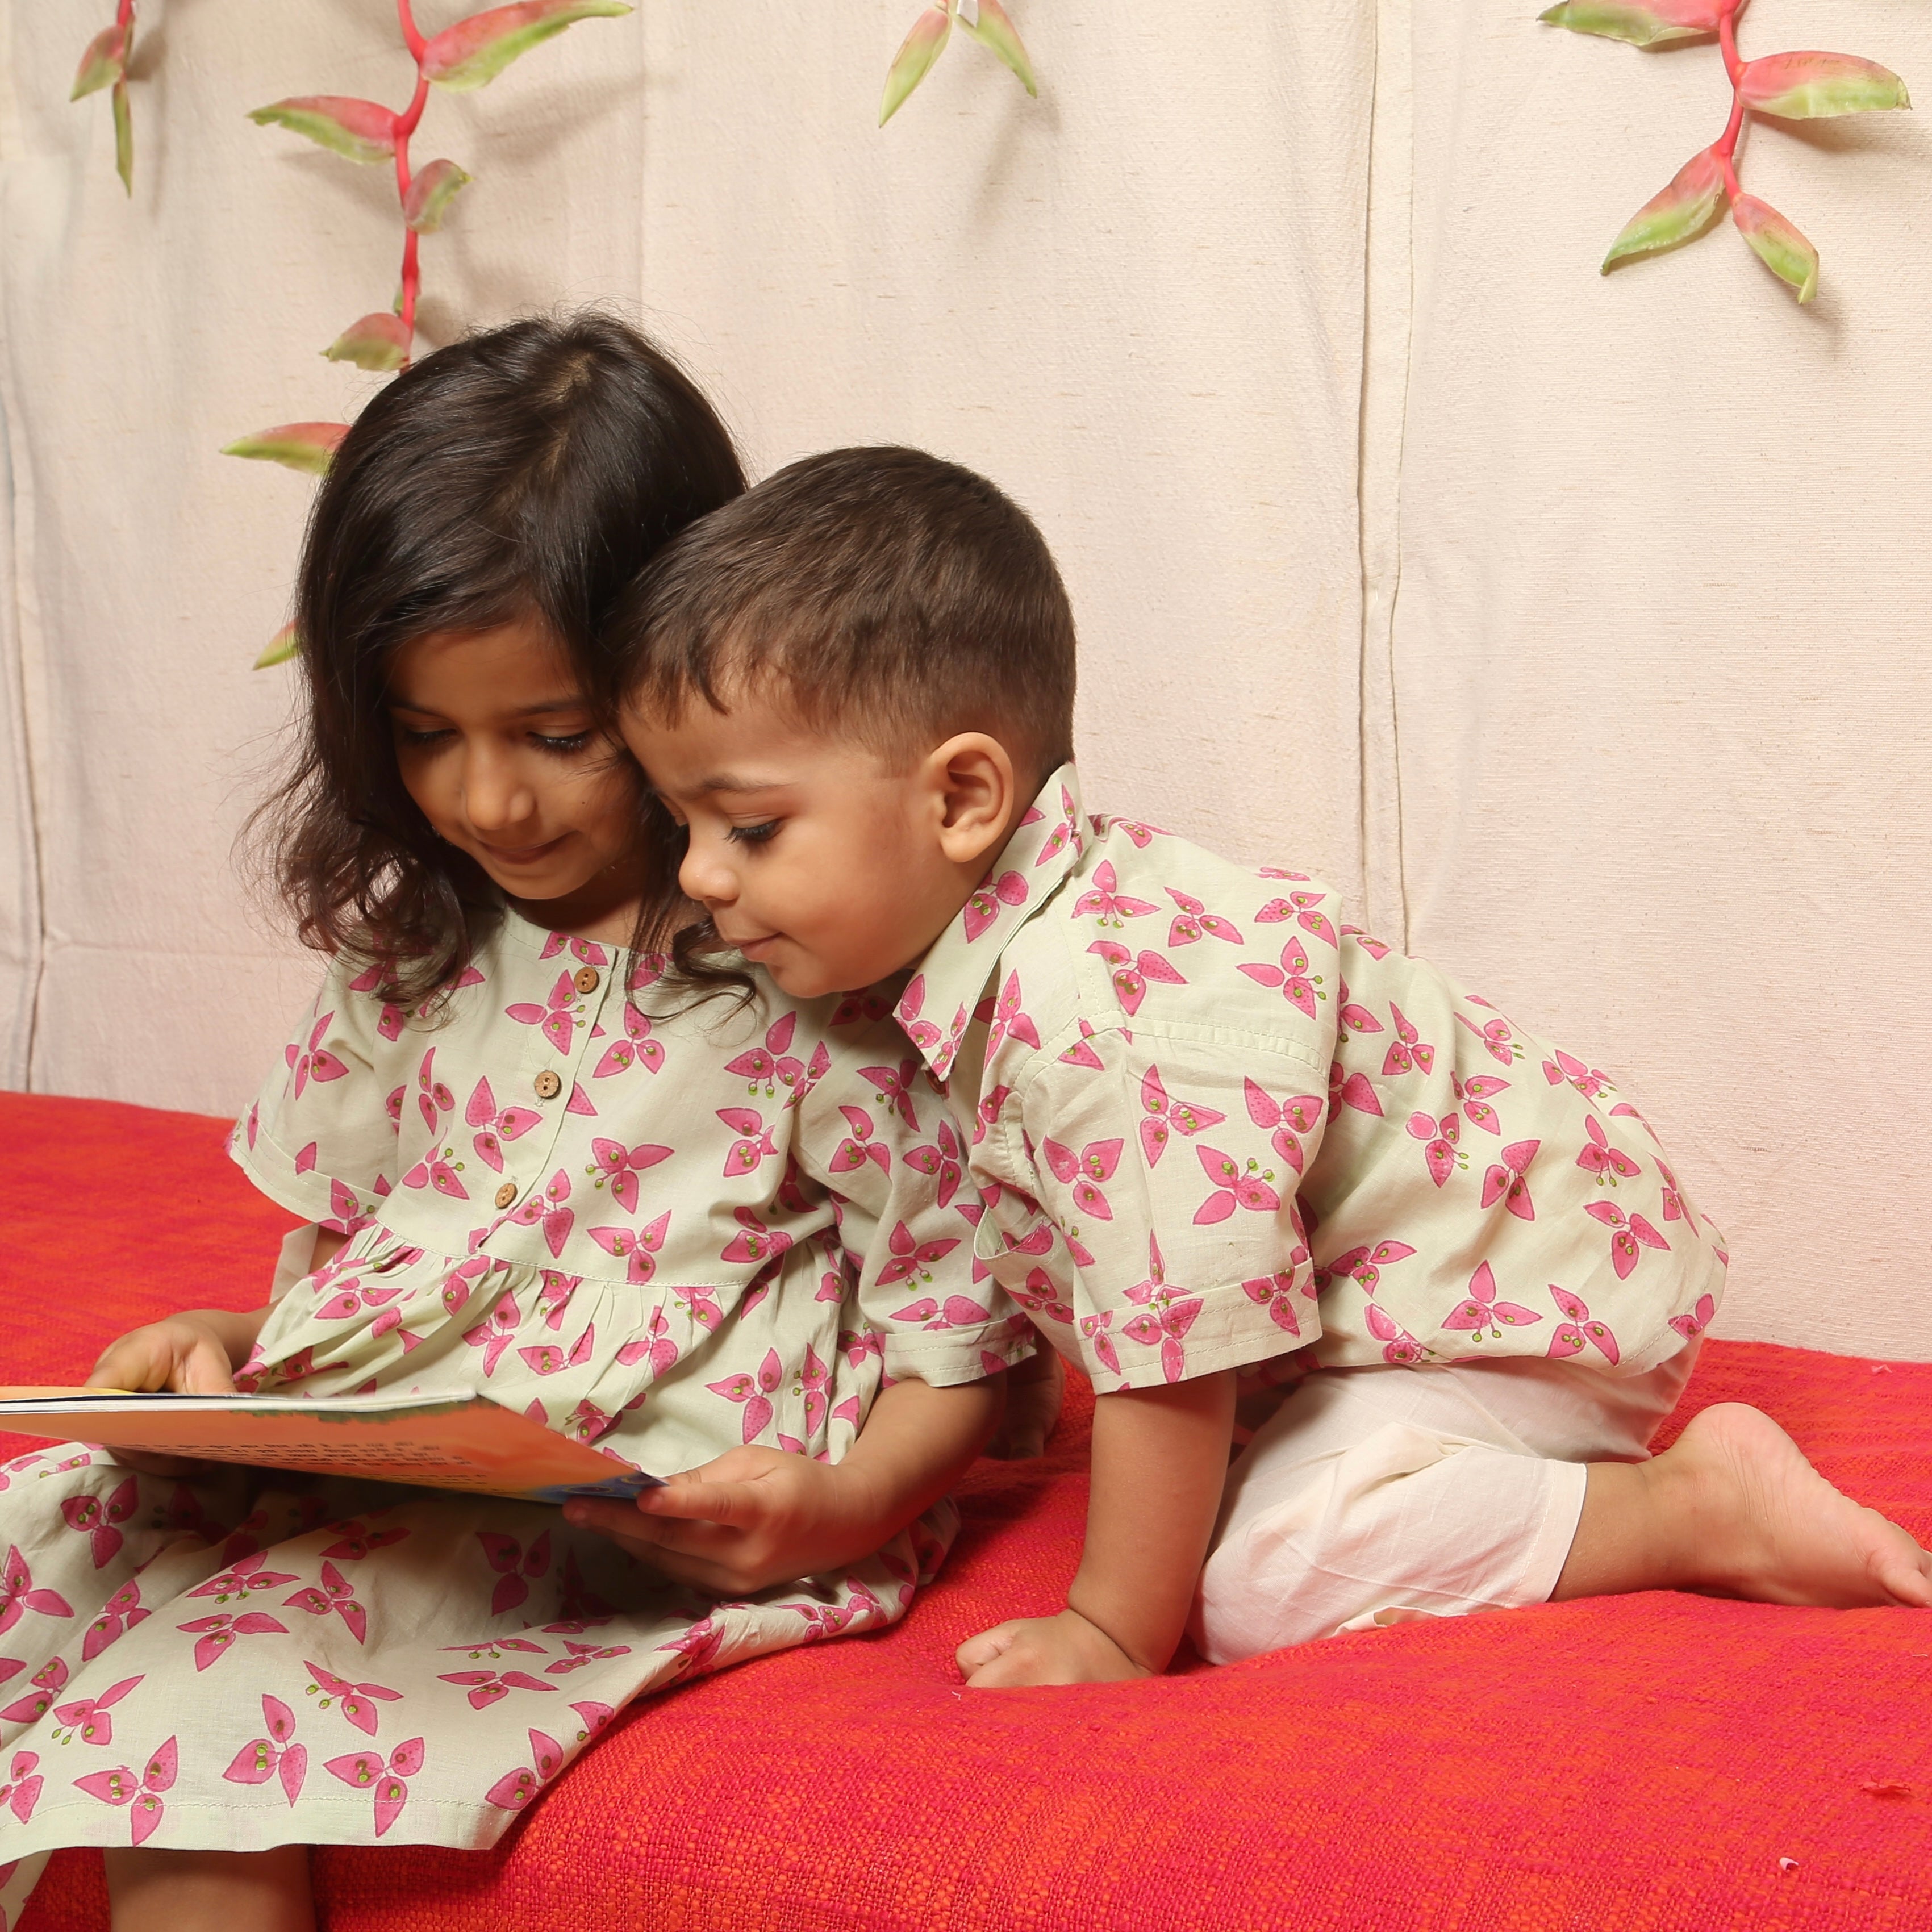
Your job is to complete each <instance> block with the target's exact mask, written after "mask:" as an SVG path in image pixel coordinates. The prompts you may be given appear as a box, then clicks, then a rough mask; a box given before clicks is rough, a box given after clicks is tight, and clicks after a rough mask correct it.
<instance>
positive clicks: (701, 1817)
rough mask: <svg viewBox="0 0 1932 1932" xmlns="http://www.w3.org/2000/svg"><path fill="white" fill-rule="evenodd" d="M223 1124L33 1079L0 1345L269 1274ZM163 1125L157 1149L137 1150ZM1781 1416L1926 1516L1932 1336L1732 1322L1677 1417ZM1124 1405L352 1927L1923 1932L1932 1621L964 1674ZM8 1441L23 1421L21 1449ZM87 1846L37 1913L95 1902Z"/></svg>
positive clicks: (30, 1348) (7, 1164)
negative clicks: (1819, 1348)
mask: <svg viewBox="0 0 1932 1932" xmlns="http://www.w3.org/2000/svg"><path fill="white" fill-rule="evenodd" d="M225 1131H226V1123H225V1122H220V1121H211V1120H208V1119H205V1118H201V1117H199V1116H196V1115H181V1114H167V1113H157V1112H147V1111H144V1110H142V1109H135V1108H131V1107H125V1106H115V1105H112V1104H110V1103H102V1102H92V1101H74V1100H56V1099H48V1098H42V1097H22V1096H17V1095H11V1094H9V1095H5V1096H0V1321H4V1323H5V1337H6V1340H5V1353H4V1355H0V1378H4V1379H5V1380H7V1381H18V1382H36V1381H53V1380H58V1379H77V1378H78V1377H79V1376H81V1375H82V1374H83V1373H85V1371H86V1368H87V1367H88V1365H89V1363H91V1362H92V1360H93V1358H94V1356H95V1353H96V1352H97V1351H98V1349H99V1348H100V1346H101V1344H102V1343H104V1342H105V1341H106V1340H107V1339H108V1338H109V1337H111V1336H113V1335H114V1334H117V1333H118V1332H119V1331H121V1330H122V1329H124V1328H127V1327H128V1326H130V1325H132V1324H133V1323H135V1322H139V1321H140V1320H142V1319H146V1318H150V1317H151V1316H154V1315H156V1314H158V1313H161V1312H163V1310H166V1309H169V1308H171V1307H184V1306H189V1305H193V1304H198V1303H199V1304H226V1305H228V1306H232V1307H245V1306H249V1305H251V1304H255V1303H256V1302H257V1301H259V1299H260V1296H261V1295H262V1294H263V1292H264V1290H265V1288H266V1283H267V1280H268V1278H269V1272H270V1268H271V1265H272V1259H273V1256H274V1253H275V1247H276V1244H277V1242H278V1239H279V1238H280V1235H281V1232H282V1231H283V1229H284V1227H285V1226H287V1217H286V1216H284V1214H281V1211H279V1210H278V1209H277V1208H274V1207H273V1206H272V1205H269V1204H268V1203H266V1202H263V1201H262V1200H261V1199H260V1198H259V1197H257V1196H254V1195H253V1194H252V1193H251V1191H250V1190H249V1189H248V1186H247V1184H246V1183H245V1181H242V1178H241V1177H240V1176H239V1175H237V1174H236V1172H234V1170H233V1169H231V1168H230V1167H229V1166H228V1164H227V1163H226V1161H225V1160H224V1159H223V1157H222V1152H221V1145H222V1139H223V1134H224V1133H225ZM137 1147H138V1148H139V1150H140V1151H141V1153H142V1157H143V1163H144V1164H143V1165H142V1166H141V1168H140V1169H139V1172H136V1166H135V1164H134V1163H131V1162H130V1161H129V1160H127V1155H128V1154H129V1153H130V1151H131V1150H133V1149H134V1148H137ZM1727 1400H1749V1401H1752V1402H1755V1403H1758V1404H1759V1405H1760V1406H1762V1407H1763V1408H1765V1409H1768V1410H1769V1411H1770V1412H1771V1413H1772V1414H1773V1415H1775V1416H1776V1417H1777V1418H1778V1419H1779V1420H1780V1421H1781V1422H1783V1423H1784V1424H1785V1426H1786V1427H1787V1428H1789V1429H1790V1430H1791V1431H1792V1433H1793V1434H1794V1435H1795V1436H1796V1437H1797V1438H1798V1439H1799V1442H1802V1444H1803V1445H1805V1448H1806V1449H1807V1450H1808V1451H1809V1452H1810V1453H1811V1455H1812V1456H1813V1457H1814V1460H1816V1461H1817V1463H1818V1464H1819V1466H1820V1467H1821V1468H1822V1469H1823V1470H1824V1471H1825V1472H1826V1474H1827V1475H1829V1476H1830V1477H1831V1478H1832V1480H1833V1481H1835V1482H1837V1483H1838V1484H1841V1486H1842V1487H1844V1488H1845V1489H1846V1490H1849V1492H1850V1493H1852V1494H1853V1495H1855V1496H1858V1497H1859V1498H1860V1499H1861V1500H1863V1501H1865V1502H1870V1503H1871V1504H1873V1505H1874V1506H1876V1507H1877V1508H1880V1509H1882V1510H1884V1511H1886V1512H1887V1513H1888V1514H1890V1515H1891V1516H1893V1517H1895V1518H1896V1519H1897V1520H1898V1521H1900V1522H1901V1523H1904V1524H1905V1525H1906V1527H1907V1528H1909V1529H1911V1530H1912V1532H1914V1533H1915V1535H1918V1536H1919V1537H1920V1538H1921V1540H1923V1539H1926V1538H1932V1365H1917V1364H1904V1363H1893V1364H1872V1363H1869V1362H1864V1361H1856V1360H1852V1359H1849V1358H1841V1357H1835V1356H1828V1355H1814V1354H1809V1353H1805V1352H1800V1351H1797V1350H1793V1349H1779V1348H1775V1347H1772V1346H1766V1345H1757V1344H1750V1343H1721V1342H1714V1343H1710V1344H1709V1345H1708V1346H1707V1348H1706V1352H1705V1356H1704V1359H1703V1363H1702V1364H1701V1365H1700V1368H1699V1370H1698V1373H1697V1377H1696V1379H1695V1380H1694V1382H1693V1384H1692V1385H1691V1391H1690V1394H1688V1397H1687V1398H1686V1400H1685V1403H1684V1405H1683V1406H1682V1409H1681V1410H1680V1412H1679V1421H1681V1420H1682V1417H1683V1416H1684V1415H1688V1414H1690V1413H1691V1412H1693V1411H1694V1410H1695V1409H1697V1408H1700V1407H1702V1406H1704V1405H1705V1404H1706V1403H1712V1402H1720V1401H1727ZM1090 1409H1091V1402H1090V1401H1089V1400H1088V1399H1086V1398H1085V1392H1084V1391H1076V1395H1075V1397H1074V1398H1073V1400H1070V1403H1069V1405H1068V1413H1067V1418H1066V1420H1065V1421H1064V1422H1063V1424H1062V1426H1061V1430H1060V1432H1059V1433H1058V1436H1056V1437H1055V1441H1054V1443H1053V1445H1052V1452H1051V1453H1050V1454H1049V1455H1048V1456H1047V1457H1045V1458H1044V1459H1043V1460H1040V1461H1039V1462H1037V1463H1027V1464H1024V1465H1019V1466H1000V1465H996V1464H983V1465H982V1466H981V1467H980V1469H979V1470H978V1471H977V1472H975V1474H974V1476H973V1478H971V1481H970V1482H969V1484H968V1488H967V1492H966V1493H965V1496H964V1497H963V1498H962V1501H963V1502H964V1505H965V1514H966V1528H965V1532H964V1533H963V1534H962V1537H961V1538H960V1541H959V1545H958V1546H957V1548H956V1552H955V1554H954V1556H953V1559H952V1561H951V1562H950V1565H949V1566H948V1568H947V1571H946V1573H945V1574H944V1577H942V1579H941V1582H940V1583H939V1584H938V1586H937V1587H936V1588H935V1589H933V1590H932V1591H931V1592H929V1593H928V1594H927V1595H925V1596H924V1597H922V1598H921V1599H920V1600H919V1602H918V1603H917V1604H916V1605H915V1607H913V1611H912V1613H911V1614H910V1616H908V1617H907V1619H906V1621H905V1622H904V1624H903V1625H900V1626H899V1627H898V1628H895V1629H894V1630H892V1631H890V1632H888V1633H886V1634H882V1635H880V1636H879V1637H856V1638H851V1639H847V1640H844V1641H843V1642H841V1643H839V1644H838V1645H836V1646H829V1647H826V1648H825V1649H805V1650H802V1651H798V1652H790V1653H787V1654H786V1655H782V1656H778V1657H773V1658H767V1659H766V1660H763V1661H760V1662H757V1663H754V1664H749V1665H748V1666H746V1667H744V1668H742V1669H741V1670H734V1671H728V1672H726V1673H723V1674H721V1675H720V1676H717V1677H715V1678H711V1679H705V1680H703V1681H701V1682H698V1683H696V1684H694V1685H691V1687H689V1688H686V1689H684V1690H681V1691H676V1692H673V1694H670V1695H669V1696H667V1697H664V1698H662V1699H658V1700H652V1701H650V1702H649V1703H646V1705H644V1706H641V1707H640V1708H639V1709H637V1712H635V1714H634V1716H633V1717H632V1718H631V1719H630V1720H629V1721H625V1722H622V1723H620V1724H619V1725H618V1726H616V1727H615V1728H614V1729H613V1730H612V1732H611V1733H610V1734H609V1735H608V1736H607V1737H606V1738H605V1739H603V1740H601V1742H599V1743H598V1745H596V1746H595V1748H593V1749H592V1751H589V1753H588V1754H586V1757H584V1759H583V1761H582V1762H581V1763H580V1764H579V1765H578V1766H577V1767H576V1768H575V1769H573V1770H572V1771H571V1772H570V1773H569V1774H568V1775H567V1776H566V1777H565V1778H564V1779H563V1780H562V1782H561V1783H560V1784H559V1785H558V1786H557V1787H556V1789H555V1790H553V1791H552V1792H551V1793H550V1794H549V1795H548V1796H547V1797H545V1798H544V1799H543V1801H542V1802H541V1803H540V1804H539V1805H537V1806H536V1807H535V1808H534V1810H533V1811H532V1813H531V1814H530V1815H529V1817H528V1819H527V1820H526V1822H525V1823H523V1825H522V1826H521V1827H520V1829H518V1830H517V1832H514V1833H513V1834H512V1835H511V1837H510V1838H508V1840H506V1841H505V1843H504V1844H503V1845H502V1846H501V1847H499V1849H497V1850H496V1851H495V1852H490V1853H475V1854H462V1853H453V1852H437V1851H428V1850H423V1849H412V1848H407V1847H404V1848H394V1849H392V1848H375V1849H355V1850H347V1851H335V1852H327V1853H325V1854H323V1855H322V1856H321V1857H320V1858H319V1859H318V1861H317V1883H318V1890H319V1893H320V1897H321V1900H322V1906H323V1923H324V1924H326V1926H327V1927H329V1928H330V1932H455V1929H456V1928H458V1927H461V1928H463V1932H584V1928H586V1927H619V1926H621V1927H627V1928H631V1927H634V1928H644V1927H666V1928H671V1927H675V1928H678V1932H713V1928H715V1932H724V1929H725V1928H730V1932H817V1928H820V1927H824V1928H832V1927H838V1928H863V1932H886V1928H892V1932H901V1928H904V1932H913V1928H926V1927H936V1926H941V1925H943V1926H945V1927H947V1928H949V1932H1033V1928H1042V1932H1046V1928H1052V1932H1076V1928H1079V1932H1088V1928H1091V1932H1100V1929H1101V1928H1106V1932H1142V1928H1145V1929H1146V1932H1154V1928H1163V1929H1164V1928H1169V1927H1174V1928H1180V1927H1203V1928H1221V1927H1226V1928H1229V1932H1254V1928H1256V1927H1277V1926H1278V1927H1294V1928H1295V1932H1328V1928H1331V1927H1333V1928H1336V1932H1342V1928H1346V1932H1384V1928H1386V1932H1451V1928H1455V1932H1492V1929H1493V1932H1505V1929H1506V1932H1551V1928H1554V1927H1592V1928H1594V1927H1606V1928H1607V1927H1617V1928H1619V1932H1706V1928H1708V1932H1720V1929H1721V1928H1724V1932H1728V1928H1730V1927H1734V1926H1737V1925H1740V1924H1749V1925H1751V1926H1753V1927H1757V1928H1760V1929H1761V1932H1826V1929H1827V1928H1832V1932H1836V1928H1841V1927H1842V1928H1844V1932H1891V1928H1896V1929H1897V1932H1907V1928H1918V1927H1924V1926H1926V1925H1927V1924H1932V1731H1928V1729H1927V1726H1926V1724H1925V1723H1924V1713H1925V1712H1926V1710H1927V1709H1928V1700H1932V1615H1927V1614H1924V1613H1912V1612H1906V1611H1889V1612H1882V1611H1853V1612H1833V1611H1825V1610H1781V1609H1775V1608H1770V1607H1764V1606H1762V1605H1757V1604H1733V1603H1724V1602H1719V1601H1712V1600H1707V1599H1704V1598H1693V1597H1678V1596H1672V1595H1643V1596H1636V1597H1627V1598H1612V1599H1606V1600H1603V1601H1598V1602H1595V1603H1586V1604H1565V1605H1561V1606H1552V1607H1546V1608H1541V1609H1537V1610H1521V1611H1515V1612H1511V1613H1508V1614H1507V1615H1502V1616H1489V1617H1478V1618H1472V1619H1462V1620H1458V1621H1454V1622H1442V1623H1421V1624H1411V1625H1404V1626H1403V1627H1401V1628H1397V1629H1393V1630H1389V1631H1379V1632H1376V1633H1374V1634H1370V1635H1366V1636H1362V1637H1345V1638H1340V1639H1337V1640H1333V1641H1331V1642H1329V1643H1322V1644H1319V1645H1315V1646H1309V1647H1307V1648H1305V1649H1301V1650H1297V1651H1292V1652H1278V1653H1277V1654H1275V1655H1272V1656H1269V1657H1265V1658H1256V1659H1255V1660H1254V1661H1252V1662H1251V1663H1249V1664H1241V1665H1237V1666H1235V1667H1231V1668H1229V1669H1226V1670H1213V1671H1211V1670H1205V1669H1203V1668H1202V1667H1199V1665H1188V1666H1184V1667H1182V1668H1181V1670H1179V1671H1178V1673H1176V1674H1175V1675H1173V1676H1170V1677H1169V1678H1168V1679H1165V1680H1163V1681H1162V1682H1157V1683H1150V1684H1140V1685H1128V1686H1122V1687H1097V1688H1083V1689H1079V1690H1068V1691H1031V1692H1015V1693H994V1694H977V1695H973V1694H967V1693H965V1691H962V1689H961V1688H960V1686H959V1683H958V1681H957V1678H956V1674H955V1673H954V1672H953V1668H952V1665H951V1661H950V1653H951V1652H952V1649H953V1646H955V1645H956V1643H959V1641H961V1640H962V1639H963V1638H964V1637H967V1636H968V1635H969V1634H971V1633H972V1632H973V1631H975V1630H977V1629H979V1628H982V1627H983V1626H984V1625H986V1623H987V1622H989V1621H990V1620H992V1619H994V1618H995V1617H997V1616H1004V1615H1010V1614H1019V1613H1029V1612H1040V1611H1044V1610H1048V1609H1049V1608H1050V1607H1053V1606H1054V1604H1055V1601H1056V1598H1057V1595H1058V1592H1059V1591H1060V1590H1061V1589H1062V1588H1063V1587H1064V1584H1065V1583H1066V1580H1067V1577H1068V1575H1069V1574H1070V1571H1071V1569H1072V1567H1073V1562H1074V1560H1075V1558H1076V1553H1077V1550H1078V1541H1079V1526H1080V1523H1081V1520H1082V1513H1083V1511H1084V1508H1085V1475H1084V1469H1083V1466H1084V1460H1085V1458H1084V1451H1085V1434H1086V1423H1087V1418H1088V1412H1089V1410H1090ZM4 1447H5V1444H4V1442H0V1448H4ZM106 1925H107V1906H106V1898H105V1894H104V1891H103V1890H102V1888H101V1876H100V1866H99V1861H98V1858H95V1856H93V1855H92V1854H83V1853H79V1852H68V1853H62V1854H58V1855H56V1857H55V1859H54V1861H53V1863H52V1865H51V1867H49V1871H48V1873H47V1876H46V1879H44V1880H43V1882H42V1884H41V1886H40V1890H39V1891H38V1892H37V1894H36V1895H35V1897H34V1901H33V1903H32V1904H31V1906H30V1907H29V1909H28V1915H27V1917H26V1921H25V1926H24V1928H23V1932H103V1928H104V1927H106Z"/></svg>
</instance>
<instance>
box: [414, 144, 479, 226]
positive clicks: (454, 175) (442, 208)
mask: <svg viewBox="0 0 1932 1932" xmlns="http://www.w3.org/2000/svg"><path fill="white" fill-rule="evenodd" d="M468 186H469V176H468V175H466V174H465V173H464V172H463V170H462V169H460V168H459V167H458V166H457V165H456V163H455V162H454V161H431V163H430V164H429V166H428V167H426V168H424V169H422V170H421V171H420V172H419V173H418V174H417V175H416V176H415V178H413V180H412V181H410V191H409V193H407V194H406V195H405V196H404V197H403V223H404V226H405V227H408V228H412V229H415V231H416V233H417V234H419V235H434V233H436V231H437V229H439V228H440V227H441V226H443V217H444V216H445V215H446V214H448V213H449V204H450V203H451V202H452V201H454V200H455V199H456V197H457V196H458V195H459V194H460V193H462V192H463V190H464V189H465V188H466V187H468Z"/></svg>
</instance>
